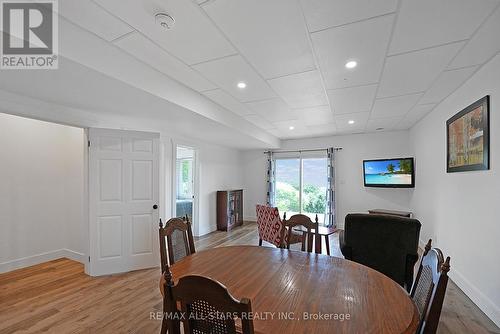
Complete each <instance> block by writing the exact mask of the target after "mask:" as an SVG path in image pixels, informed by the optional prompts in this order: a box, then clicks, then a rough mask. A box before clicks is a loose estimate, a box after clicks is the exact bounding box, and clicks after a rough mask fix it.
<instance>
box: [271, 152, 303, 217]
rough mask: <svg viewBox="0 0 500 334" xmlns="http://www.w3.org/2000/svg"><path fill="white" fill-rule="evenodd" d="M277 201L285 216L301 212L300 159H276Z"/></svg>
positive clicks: (281, 213)
mask: <svg viewBox="0 0 500 334" xmlns="http://www.w3.org/2000/svg"><path fill="white" fill-rule="evenodd" d="M275 163H276V165H275V169H276V172H275V173H276V192H275V203H276V206H277V207H278V209H279V211H280V215H281V216H282V217H283V213H284V212H286V214H287V217H290V216H291V215H294V214H296V213H299V212H300V183H301V182H300V181H301V180H300V159H276V161H275Z"/></svg>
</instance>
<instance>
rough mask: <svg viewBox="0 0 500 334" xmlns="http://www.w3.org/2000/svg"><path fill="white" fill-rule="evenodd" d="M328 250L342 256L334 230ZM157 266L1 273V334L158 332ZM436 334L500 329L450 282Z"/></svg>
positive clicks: (244, 237) (214, 239) (232, 240)
mask: <svg viewBox="0 0 500 334" xmlns="http://www.w3.org/2000/svg"><path fill="white" fill-rule="evenodd" d="M257 243H258V237H257V228H256V225H255V224H254V223H245V225H244V226H242V227H240V228H236V229H235V230H233V231H231V232H229V233H226V232H214V233H211V234H209V235H206V236H203V237H201V238H197V240H196V249H197V250H198V251H201V250H203V249H206V248H212V247H219V246H228V245H244V244H251V245H257ZM330 247H331V252H332V253H331V254H332V255H333V256H341V254H340V250H339V247H338V238H337V234H334V235H333V236H332V238H331V239H330ZM159 274H160V269H159V268H154V269H148V270H139V271H135V272H130V273H125V274H118V275H111V276H105V277H97V278H93V277H89V276H87V275H85V274H84V273H83V266H82V265H81V264H80V263H77V262H74V261H71V260H68V259H59V260H55V261H51V262H47V263H43V264H40V265H36V266H33V267H29V268H24V269H20V270H16V271H13V272H10V273H6V274H1V275H0V334H4V333H51V334H52V333H56V334H57V333H159V328H160V321H159V320H155V319H151V313H153V314H154V313H155V312H161V296H160V293H159V291H158V279H159ZM438 333H446V334H447V333H450V334H451V333H452V334H456V333H478V334H483V333H497V334H498V333H500V329H499V328H498V327H496V326H495V324H494V323H493V322H491V321H490V320H489V319H488V318H487V317H486V316H485V315H484V314H483V313H482V312H481V311H480V310H479V309H478V308H477V306H475V305H474V304H473V303H472V301H471V300H470V299H469V298H467V296H465V295H464V293H463V292H462V291H460V289H458V287H457V286H456V285H455V284H454V283H453V282H451V281H450V283H449V285H448V290H447V295H446V298H445V302H444V307H443V313H442V315H441V322H440V325H439V328H438Z"/></svg>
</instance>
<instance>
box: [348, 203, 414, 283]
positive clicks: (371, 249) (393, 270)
mask: <svg viewBox="0 0 500 334" xmlns="http://www.w3.org/2000/svg"><path fill="white" fill-rule="evenodd" d="M420 226H421V224H420V222H419V221H418V220H416V219H411V218H405V217H398V216H393V215H379V214H359V213H356V214H348V215H347V216H346V218H345V226H344V228H345V231H344V244H345V245H344V246H343V247H342V248H341V250H342V253H343V254H344V256H345V258H346V259H348V260H352V261H355V262H358V263H361V264H364V265H366V266H368V267H370V268H372V269H375V270H377V271H379V272H381V273H383V274H385V275H386V276H389V277H390V278H392V279H393V280H394V281H396V282H397V283H399V284H400V285H401V286H403V287H406V288H407V290H408V291H409V289H410V287H411V285H412V283H413V270H414V267H415V263H416V262H417V260H418V241H419V236H420Z"/></svg>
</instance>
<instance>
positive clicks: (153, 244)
mask: <svg viewBox="0 0 500 334" xmlns="http://www.w3.org/2000/svg"><path fill="white" fill-rule="evenodd" d="M159 137H160V136H159V134H157V133H148V132H138V131H125V130H109V129H90V130H89V141H90V154H89V235H90V274H91V275H93V276H97V275H106V274H112V273H118V272H125V271H130V270H136V269H143V268H150V267H154V266H157V265H158V264H159V255H158V254H159V249H158V234H157V223H158V220H159V209H158V203H159V202H158V199H159Z"/></svg>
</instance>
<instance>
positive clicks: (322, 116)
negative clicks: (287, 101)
mask: <svg viewBox="0 0 500 334" xmlns="http://www.w3.org/2000/svg"><path fill="white" fill-rule="evenodd" d="M292 112H293V113H294V114H295V116H296V117H297V119H299V120H300V121H301V122H303V123H304V124H305V125H307V126H310V125H321V124H325V123H333V113H332V111H331V110H330V107H328V106H319V107H313V108H304V109H294V110H292Z"/></svg>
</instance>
